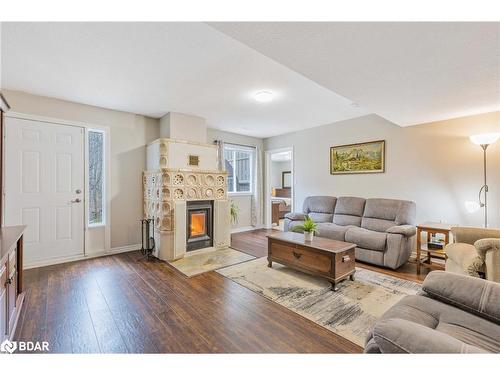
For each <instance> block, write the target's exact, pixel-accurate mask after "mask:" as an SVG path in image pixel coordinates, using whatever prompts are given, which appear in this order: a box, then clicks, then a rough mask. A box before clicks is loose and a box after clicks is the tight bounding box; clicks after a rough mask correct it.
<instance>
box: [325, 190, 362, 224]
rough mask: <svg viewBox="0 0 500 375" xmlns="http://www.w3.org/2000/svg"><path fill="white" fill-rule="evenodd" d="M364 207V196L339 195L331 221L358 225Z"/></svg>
mask: <svg viewBox="0 0 500 375" xmlns="http://www.w3.org/2000/svg"><path fill="white" fill-rule="evenodd" d="M364 208H365V199H364V198H357V197H339V198H337V203H336V205H335V213H334V215H333V222H334V223H335V224H337V225H355V226H358V227H359V226H360V225H361V216H363V211H364Z"/></svg>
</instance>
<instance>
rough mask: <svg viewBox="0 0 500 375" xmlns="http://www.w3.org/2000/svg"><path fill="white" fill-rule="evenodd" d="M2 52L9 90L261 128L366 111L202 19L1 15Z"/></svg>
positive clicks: (286, 128) (283, 128) (267, 130)
mask: <svg viewBox="0 0 500 375" xmlns="http://www.w3.org/2000/svg"><path fill="white" fill-rule="evenodd" d="M1 53H2V57H1V58H2V60H1V63H2V64H1V69H2V70H1V74H2V85H3V88H5V89H12V90H20V91H25V92H29V93H33V94H38V95H44V96H49V97H54V98H59V99H64V100H69V101H74V102H79V103H84V104H89V105H95V106H99V107H104V108H111V109H116V110H122V111H128V112H133V113H138V114H144V115H148V116H153V117H160V116H162V115H163V114H165V113H166V112H169V111H175V112H182V113H187V114H193V115H197V116H202V117H205V118H206V119H207V124H208V126H209V127H212V128H216V129H221V130H226V131H231V132H235V133H240V134H246V135H252V136H257V137H269V136H273V135H277V134H283V133H287V132H291V131H297V130H300V129H304V128H310V127H314V126H318V125H322V124H327V123H331V122H335V121H340V120H344V119H348V118H354V117H358V116H362V115H365V114H367V113H368V111H366V110H364V109H362V108H354V107H352V106H351V101H350V100H348V99H345V98H343V97H341V96H339V95H337V94H336V93H334V92H332V91H331V90H329V89H326V88H324V87H323V86H320V85H318V84H317V83H315V82H313V81H311V80H309V79H307V78H305V77H304V76H302V75H301V74H298V73H296V72H294V71H293V70H291V69H289V68H287V67H285V66H283V65H281V64H279V63H277V62H275V61H274V60H272V59H270V58H268V57H266V56H264V55H262V54H260V53H259V52H257V51H255V50H253V49H251V48H249V47H248V46H246V45H244V44H242V43H240V42H238V41H236V40H234V39H233V38H230V37H228V36H226V35H225V34H223V33H221V32H219V31H217V30H215V29H214V28H212V27H210V26H208V25H207V24H204V23H3V24H2V46H1ZM263 89H265V90H271V91H273V92H274V93H275V94H276V99H275V100H274V101H273V102H271V103H266V104H261V103H257V102H256V101H254V99H253V94H254V93H255V92H256V91H258V90H263Z"/></svg>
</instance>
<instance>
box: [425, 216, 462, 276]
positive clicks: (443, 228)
mask: <svg viewBox="0 0 500 375" xmlns="http://www.w3.org/2000/svg"><path fill="white" fill-rule="evenodd" d="M453 227H456V225H455V224H446V223H433V222H430V221H427V222H425V223H422V224H419V225H417V259H416V261H417V275H420V268H421V267H422V266H424V267H427V268H435V269H443V267H442V266H439V265H437V264H435V263H432V259H433V258H435V259H442V260H444V261H446V253H445V252H444V247H443V249H442V250H441V249H429V247H428V246H427V243H428V242H429V239H430V236H431V235H432V234H444V245H445V246H446V245H447V244H449V243H450V233H451V228H453ZM422 232H425V233H426V234H427V241H426V242H425V243H422ZM422 252H424V253H426V257H425V258H424V259H423V260H422V259H421V254H422Z"/></svg>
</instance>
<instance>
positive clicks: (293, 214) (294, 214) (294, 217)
mask: <svg viewBox="0 0 500 375" xmlns="http://www.w3.org/2000/svg"><path fill="white" fill-rule="evenodd" d="M305 218H306V214H303V213H301V212H289V213H287V214H286V215H285V219H289V220H292V221H295V220H304V219H305Z"/></svg>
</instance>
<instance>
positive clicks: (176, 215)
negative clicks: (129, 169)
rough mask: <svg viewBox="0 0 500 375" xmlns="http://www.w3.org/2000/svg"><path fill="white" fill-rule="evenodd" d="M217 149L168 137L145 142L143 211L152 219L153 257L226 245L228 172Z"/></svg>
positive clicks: (166, 257) (179, 255) (172, 256)
mask: <svg viewBox="0 0 500 375" xmlns="http://www.w3.org/2000/svg"><path fill="white" fill-rule="evenodd" d="M217 151H218V148H217V147H216V146H215V145H211V144H204V143H198V142H190V141H183V140H175V139H170V138H160V139H157V140H156V141H154V142H152V143H150V144H149V145H148V146H147V171H145V172H144V175H143V187H144V216H145V217H146V218H152V219H154V226H155V228H154V238H155V253H154V255H155V256H156V257H158V258H160V259H163V260H168V261H170V260H175V259H179V258H182V257H183V256H185V254H186V252H187V251H191V250H197V249H202V248H207V247H212V246H213V247H214V248H216V249H222V248H227V247H229V245H230V217H229V202H228V199H227V182H226V181H227V173H226V172H223V171H220V170H219V168H218V157H217ZM188 208H189V210H188Z"/></svg>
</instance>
